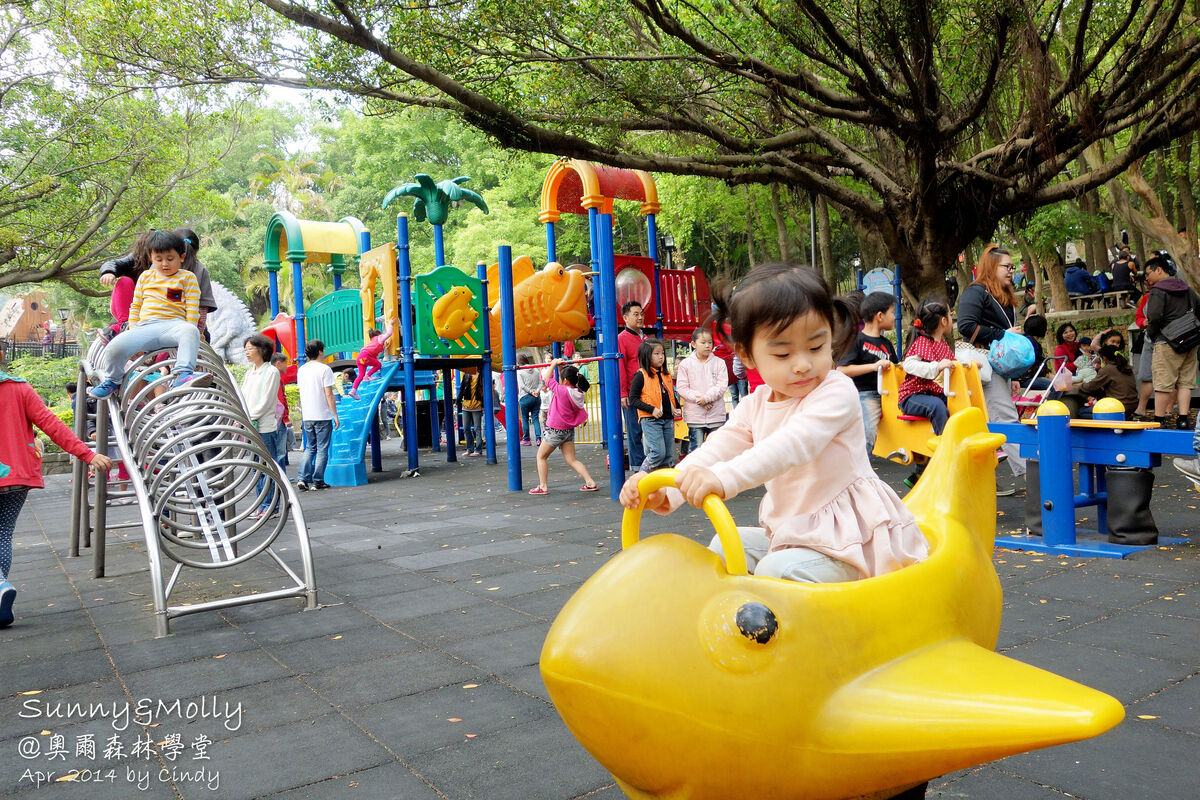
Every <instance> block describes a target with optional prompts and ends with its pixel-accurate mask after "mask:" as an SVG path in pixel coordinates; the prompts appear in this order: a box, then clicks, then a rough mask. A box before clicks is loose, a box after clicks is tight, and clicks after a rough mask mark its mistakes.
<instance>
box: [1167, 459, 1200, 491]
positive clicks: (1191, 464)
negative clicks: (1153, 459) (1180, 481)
mask: <svg viewBox="0 0 1200 800" xmlns="http://www.w3.org/2000/svg"><path fill="white" fill-rule="evenodd" d="M1171 463H1172V464H1173V465H1174V466H1175V469H1177V470H1179V471H1180V472H1182V473H1183V474H1184V475H1186V476H1188V477H1189V478H1191V480H1192V482H1193V483H1195V484H1196V485H1197V486H1198V487H1200V458H1175V459H1172V460H1171Z"/></svg>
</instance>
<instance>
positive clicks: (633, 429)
mask: <svg viewBox="0 0 1200 800" xmlns="http://www.w3.org/2000/svg"><path fill="white" fill-rule="evenodd" d="M621 416H623V417H624V418H625V438H626V439H628V443H629V467H630V469H637V468H638V466H639V465H640V464H641V463H642V462H643V461H645V460H646V451H645V449H644V448H643V447H642V425H641V423H640V422H638V415H637V409H636V408H622V409H621Z"/></svg>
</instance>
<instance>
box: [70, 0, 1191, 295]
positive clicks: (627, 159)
mask: <svg viewBox="0 0 1200 800" xmlns="http://www.w3.org/2000/svg"><path fill="white" fill-rule="evenodd" d="M185 7H186V8H187V9H188V12H187V14H186V15H185V16H186V17H187V18H193V19H194V18H196V17H197V16H199V21H198V22H197V23H196V27H194V28H186V29H181V30H163V29H162V28H161V25H162V21H163V20H164V19H165V18H169V17H171V16H172V15H173V14H174V13H175V11H176V10H177V9H178V10H182V9H184V8H185ZM72 9H73V10H72V12H71V13H73V14H75V15H77V16H78V19H79V24H78V25H77V26H76V33H77V36H78V38H79V41H80V43H81V46H82V48H83V51H84V52H87V53H89V54H91V55H92V56H93V57H99V56H101V55H104V56H105V57H107V58H117V59H120V60H121V61H122V62H124V70H125V74H126V76H127V77H128V76H130V75H132V76H135V77H136V76H139V75H140V76H141V77H142V78H147V79H149V78H153V79H155V80H160V79H161V76H162V75H163V74H169V75H171V76H174V78H175V79H180V80H188V81H205V82H211V81H249V82H256V83H263V82H275V83H281V84H287V85H305V86H313V87H324V88H334V89H339V90H342V91H345V92H348V93H350V94H353V95H357V96H360V97H363V98H366V99H367V101H368V102H369V103H370V107H371V108H372V109H373V110H377V111H388V110H396V109H400V108H406V107H411V106H421V107H433V108H441V109H447V110H449V111H451V112H453V113H454V114H456V115H457V116H458V117H459V118H461V119H462V120H464V121H466V122H467V123H468V124H470V125H472V126H474V127H476V128H478V129H480V130H482V131H484V132H486V133H487V134H489V135H490V136H492V137H494V138H495V139H496V140H497V141H498V142H499V143H501V144H502V145H504V146H507V147H513V148H518V149H523V150H530V151H539V152H545V153H553V154H556V155H565V156H571V157H579V158H586V159H591V160H595V161H599V162H602V163H607V164H613V165H617V166H624V167H634V168H640V169H646V170H650V171H654V172H659V173H673V174H680V175H695V176H705V177H710V178H717V179H720V180H723V181H726V182H728V183H731V184H742V183H762V184H781V185H785V186H789V187H793V188H796V189H799V190H803V191H807V192H811V193H815V194H818V195H821V196H823V197H825V198H828V200H829V201H830V202H831V203H832V204H833V205H834V208H835V209H836V210H838V211H839V212H840V213H841V214H842V216H843V217H845V218H846V219H847V220H848V221H850V222H852V223H853V224H855V225H856V226H857V227H861V228H862V229H863V230H865V231H869V232H871V233H872V234H874V235H876V236H878V237H880V238H881V240H882V242H883V244H884V246H885V247H886V249H887V251H888V253H889V254H890V255H891V257H892V258H893V259H894V260H895V261H896V262H897V263H899V264H900V265H901V266H902V268H904V270H905V272H906V275H907V279H908V281H909V282H910V284H912V285H913V288H914V289H917V290H920V289H923V288H925V287H930V286H938V285H940V283H941V277H942V274H943V273H944V270H945V269H946V268H947V267H949V266H950V264H951V263H952V259H953V256H954V255H955V254H957V253H958V252H960V251H961V250H962V249H963V248H964V246H966V245H967V243H968V242H970V241H971V240H973V239H977V238H980V237H987V236H990V235H991V234H992V233H993V232H994V231H995V229H996V226H997V224H998V223H999V222H1000V221H1001V220H1002V219H1004V218H1005V217H1008V216H1011V215H1019V214H1023V213H1026V212H1028V211H1030V210H1032V209H1035V208H1038V207H1040V206H1044V205H1047V204H1051V203H1054V202H1058V201H1062V200H1066V199H1072V198H1076V197H1079V196H1080V195H1082V194H1083V193H1085V192H1088V191H1090V190H1092V189H1094V188H1096V187H1098V186H1102V185H1104V184H1105V183H1106V182H1108V181H1110V180H1112V179H1114V178H1115V177H1117V176H1119V175H1120V174H1121V173H1122V172H1123V171H1124V170H1125V169H1126V168H1127V167H1128V166H1129V165H1130V164H1132V163H1134V162H1135V161H1136V160H1137V159H1139V158H1141V157H1143V156H1145V155H1146V154H1148V153H1150V152H1152V151H1154V150H1155V148H1159V147H1161V146H1163V145H1164V144H1167V143H1169V142H1171V141H1173V140H1175V139H1176V138H1178V137H1180V136H1182V135H1184V134H1187V133H1189V132H1191V131H1193V130H1195V129H1196V127H1197V125H1198V124H1200V113H1198V111H1200V107H1198V103H1200V91H1198V90H1200V68H1198V65H1197V61H1198V60H1200V25H1198V24H1197V20H1196V18H1195V6H1194V2H1191V1H1190V0H1157V1H1154V2H1131V3H1127V4H1113V3H1097V2H1095V0H1078V1H1077V2H1066V0H1057V2H1053V1H1052V2H1029V1H1027V0H910V1H909V2H896V1H895V0H791V2H766V0H689V1H687V2H685V1H684V0H628V2H626V0H597V1H596V2H589V3H579V2H570V1H569V0H550V1H549V2H544V3H538V4H530V3H528V2H527V1H526V0H522V1H521V2H517V0H476V2H471V3H466V4H464V3H445V4H428V3H423V2H400V1H399V0H303V1H301V2H296V1H294V0H258V5H257V6H250V7H246V6H242V5H238V4H236V3H234V2H228V1H227V0H199V2H188V3H186V4H184V3H182V2H181V1H180V0H168V2H166V3H163V2H157V1H155V2H152V3H151V2H149V0H105V2H104V3H103V4H91V3H87V2H84V3H82V4H80V5H78V6H73V7H72ZM113 41H124V42H126V43H127V44H128V46H127V47H125V48H122V49H121V50H120V51H119V52H113V51H112V48H111V47H108V48H105V46H104V43H106V42H107V43H111V42H113ZM1104 142H1107V143H1110V144H1112V145H1113V147H1112V148H1111V149H1110V152H1109V153H1108V155H1107V157H1106V158H1105V159H1104V160H1103V162H1102V163H1100V164H1098V165H1097V166H1096V168H1093V169H1080V168H1077V166H1076V165H1077V163H1079V162H1080V160H1081V159H1082V158H1083V156H1084V154H1085V153H1086V152H1087V151H1088V150H1089V148H1093V147H1095V146H1096V145H1097V144H1099V143H1104Z"/></svg>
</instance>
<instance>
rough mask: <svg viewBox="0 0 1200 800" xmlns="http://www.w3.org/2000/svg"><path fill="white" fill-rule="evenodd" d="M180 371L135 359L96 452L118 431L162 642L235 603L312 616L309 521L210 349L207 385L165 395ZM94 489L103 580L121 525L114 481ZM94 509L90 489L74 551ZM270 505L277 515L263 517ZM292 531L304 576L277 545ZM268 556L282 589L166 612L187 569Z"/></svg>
mask: <svg viewBox="0 0 1200 800" xmlns="http://www.w3.org/2000/svg"><path fill="white" fill-rule="evenodd" d="M102 349H103V345H102V344H101V343H99V342H97V343H96V344H94V345H93V347H92V348H91V349H90V350H89V352H88V359H87V360H85V361H84V362H82V363H81V372H91V364H92V363H95V361H96V360H97V359H98V357H99V355H100V354H101V352H102ZM164 354H165V358H164V357H163V355H164ZM159 359H161V360H159ZM173 363H174V352H173V351H169V350H168V351H156V352H153V353H147V354H145V355H144V356H142V357H139V358H137V359H135V360H134V361H133V362H131V364H130V365H129V367H127V369H126V372H125V377H124V380H123V381H122V387H123V388H122V391H121V392H120V393H119V394H117V393H114V394H113V395H111V396H110V397H109V398H108V399H107V400H103V401H101V402H100V403H99V404H98V406H97V414H96V417H97V420H96V421H97V429H96V441H97V447H98V448H102V447H104V446H105V445H107V443H108V437H109V435H110V434H111V435H112V436H113V437H114V439H115V443H116V446H117V448H118V450H119V452H120V455H121V459H122V461H123V462H124V463H125V466H126V469H127V470H128V472H129V477H130V484H131V486H132V487H133V496H134V497H135V498H136V501H137V508H138V512H139V516H140V518H141V519H140V525H141V527H142V530H143V533H144V535H145V540H146V552H147V557H148V559H149V562H150V579H151V588H152V593H153V600H154V613H155V635H156V636H166V635H167V634H168V633H169V624H170V620H171V619H172V618H174V617H179V616H183V615H185V614H193V613H196V612H200V611H211V610H217V609H221V608H228V607H230V606H235V605H243V604H248V603H257V602H262V601H266V600H275V599H280V598H285V597H304V598H305V599H306V603H307V608H309V609H313V608H316V605H317V589H316V580H315V575H314V569H313V560H312V550H311V547H310V543H309V539H308V528H307V526H306V525H305V522H304V512H303V510H302V509H301V507H300V503H299V500H298V499H297V497H296V493H295V491H294V490H293V489H292V487H291V485H290V484H289V483H288V480H287V475H286V473H284V472H283V470H282V469H281V468H280V467H279V465H278V464H277V463H276V462H275V460H274V459H272V458H271V455H270V453H269V452H268V451H267V448H266V446H265V445H264V443H263V441H262V438H261V437H260V436H259V434H258V432H257V430H256V429H255V427H254V425H253V423H251V421H250V419H249V417H248V415H247V413H246V410H245V406H244V403H243V401H242V398H241V395H240V394H239V392H238V389H237V387H236V385H235V383H234V381H233V377H232V376H231V375H230V374H229V372H228V370H227V369H226V368H225V366H224V364H223V363H222V362H221V360H220V358H219V357H218V356H217V354H216V352H215V351H214V350H213V349H212V348H211V347H209V346H208V345H207V344H203V343H202V344H201V347H200V353H199V356H198V359H197V365H196V369H197V371H203V372H208V373H210V374H211V375H212V384H211V386H205V387H195V386H191V385H187V386H183V387H180V388H177V389H171V388H168V387H169V377H168V373H169V371H170V367H171V366H172V365H173ZM83 386H84V384H83V383H82V382H81V383H80V388H81V389H82V388H83ZM164 390H165V391H164ZM81 396H82V392H81ZM76 405H77V410H82V414H77V423H76V427H77V430H84V431H85V430H86V420H85V419H80V417H86V413H87V412H86V400H79V401H78V402H77V404H76ZM110 423H111V424H110ZM101 452H102V450H101ZM77 477H79V476H78V475H77ZM95 480H96V483H95V493H96V494H95V496H96V508H95V512H96V525H95V530H96V531H97V537H96V542H95V544H96V547H97V550H96V561H97V573H98V574H103V532H104V530H105V527H115V526H106V525H105V503H106V495H107V486H106V476H104V475H97V476H96V479H95ZM80 483H82V482H80ZM260 483H261V486H260V485H259V484H260ZM281 498H282V502H281ZM87 504H88V492H87V489H86V485H84V486H83V488H82V490H77V491H76V492H75V494H74V502H73V509H72V520H73V521H75V522H76V523H78V524H79V526H78V527H75V528H73V531H72V550H73V552H72V554H77V552H78V547H77V543H78V534H79V531H80V529H81V528H82V529H83V530H84V531H85V533H86V532H87V526H86V517H87ZM264 504H270V508H271V509H272V510H277V511H278V513H277V514H274V515H273V514H270V513H268V514H262V515H258V514H256V511H257V509H258V508H259V507H260V506H262V505H264ZM78 506H82V507H81V508H77V507H78ZM289 522H290V523H292V524H294V527H295V532H296V535H297V538H298V540H299V541H298V545H299V548H298V549H299V552H300V560H301V564H300V570H299V571H300V572H301V573H302V574H303V577H300V575H298V574H297V572H296V571H295V570H293V569H292V567H290V566H289V565H288V564H287V563H286V562H285V561H284V560H283V558H281V557H280V555H279V554H278V553H277V552H276V551H275V549H274V547H273V545H274V544H275V543H276V540H277V539H278V538H279V537H280V535H282V534H283V533H284V532H285V531H286V530H287V528H288V526H289ZM134 524H138V523H134ZM85 544H87V540H86V538H85ZM263 553H265V554H266V555H267V556H268V557H269V558H270V559H271V560H272V561H273V562H274V563H275V564H276V565H277V566H278V567H279V568H280V569H281V570H282V571H283V573H284V575H285V576H286V577H287V579H288V581H289V583H288V585H287V586H285V587H284V588H280V589H274V590H271V591H264V592H259V593H257V594H241V595H236V596H229V597H221V598H218V599H213V600H206V601H203V602H196V603H189V604H186V605H169V600H170V598H171V594H172V592H173V591H174V589H175V587H176V584H177V582H178V580H179V577H180V574H181V573H182V571H183V568H184V567H191V568H194V569H199V570H215V569H220V568H222V567H230V566H235V565H237V564H243V563H245V562H247V561H249V560H250V559H252V558H254V557H255V556H257V555H260V554H263ZM168 561H169V562H173V567H171V569H170V574H169V575H167V574H166V573H165V571H164V568H165V567H166V566H167V563H168Z"/></svg>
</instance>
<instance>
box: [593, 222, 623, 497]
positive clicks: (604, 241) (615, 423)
mask: <svg viewBox="0 0 1200 800" xmlns="http://www.w3.org/2000/svg"><path fill="white" fill-rule="evenodd" d="M597 229H598V232H599V234H600V236H599V240H600V241H599V242H598V246H597V251H598V255H599V258H600V274H599V275H598V276H596V277H597V278H599V280H600V284H601V285H603V287H604V290H603V296H604V297H605V298H606V299H605V302H604V306H603V308H602V309H601V313H600V314H599V315H598V320H599V322H600V338H601V341H600V349H601V352H600V357H601V358H602V359H603V361H602V362H601V371H602V373H603V375H604V382H603V386H604V390H603V394H602V396H601V401H600V408H601V414H602V415H603V417H604V418H605V419H607V418H609V416H610V415H611V417H612V421H611V423H610V424H609V425H608V430H607V435H606V441H607V443H608V478H609V495H610V496H611V497H612V499H613V500H616V499H617V496H618V495H619V494H620V493H621V484H623V483H624V482H625V459H624V458H623V456H622V453H623V447H622V444H621V423H620V419H621V397H620V395H621V391H620V387H621V379H620V377H619V376H618V374H617V370H618V369H620V364H619V363H618V361H617V358H618V353H617V309H616V303H615V302H614V301H615V298H616V296H617V286H616V275H615V274H614V266H613V230H612V215H611V214H600V215H599V217H598V220H597ZM609 298H611V299H609Z"/></svg>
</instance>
